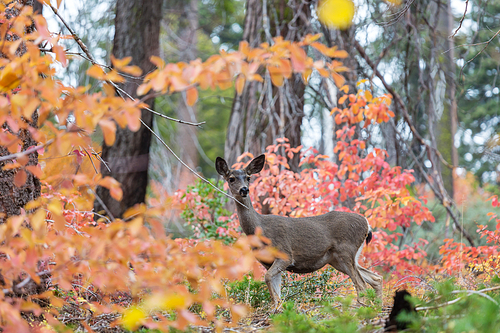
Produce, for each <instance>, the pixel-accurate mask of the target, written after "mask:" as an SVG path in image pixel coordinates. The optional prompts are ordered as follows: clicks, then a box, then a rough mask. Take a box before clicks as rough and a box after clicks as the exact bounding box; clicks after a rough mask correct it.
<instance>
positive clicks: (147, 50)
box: [94, 0, 162, 217]
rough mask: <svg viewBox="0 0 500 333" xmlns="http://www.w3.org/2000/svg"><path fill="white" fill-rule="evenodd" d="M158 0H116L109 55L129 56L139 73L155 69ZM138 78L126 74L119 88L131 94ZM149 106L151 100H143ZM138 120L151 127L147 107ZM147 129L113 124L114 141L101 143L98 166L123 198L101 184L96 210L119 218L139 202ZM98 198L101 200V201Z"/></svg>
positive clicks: (144, 183) (144, 176)
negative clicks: (112, 181) (115, 181)
mask: <svg viewBox="0 0 500 333" xmlns="http://www.w3.org/2000/svg"><path fill="white" fill-rule="evenodd" d="M161 7H162V1H161V0H149V1H140V0H117V3H116V18H115V37H114V41H113V51H112V53H113V55H114V56H115V58H117V59H121V58H124V57H127V56H131V57H132V62H131V65H137V66H139V67H140V68H141V69H142V71H143V75H146V74H147V73H149V72H150V71H152V70H154V69H155V66H154V65H153V64H152V63H151V62H150V61H149V59H150V57H151V56H153V55H156V56H159V34H160V20H161ZM139 84H140V80H134V79H131V78H129V77H127V81H126V82H125V83H123V84H121V85H120V86H121V88H122V89H123V90H125V91H126V92H127V93H128V94H130V95H131V96H132V97H134V98H135V97H137V95H136V90H137V87H138V86H139ZM147 104H148V105H149V106H150V108H153V107H154V100H149V101H147ZM141 117H142V120H143V121H144V122H145V123H146V124H147V125H148V126H149V127H150V128H151V127H152V124H153V116H152V114H151V113H150V112H149V111H147V110H142V112H141ZM150 144H151V132H150V131H149V130H148V129H147V128H146V127H144V126H141V128H140V129H139V130H138V131H137V132H132V131H130V130H129V129H128V128H125V129H123V128H120V127H118V126H117V130H116V141H115V143H114V144H113V145H112V146H107V145H106V144H103V149H102V159H103V160H104V161H105V162H106V163H107V165H108V167H109V169H110V170H108V168H107V167H106V166H104V165H101V173H102V175H103V177H105V176H111V177H113V178H115V179H116V180H118V181H119V182H120V183H121V186H122V190H123V199H122V201H121V202H119V201H116V200H115V199H113V198H112V197H111V196H110V194H109V191H108V190H107V189H105V188H103V187H98V188H97V190H96V194H97V196H98V197H99V198H100V199H101V200H98V199H96V201H95V202H94V209H95V211H96V212H101V213H105V214H111V215H112V217H120V216H122V214H123V213H124V212H125V211H126V210H127V209H128V208H130V207H133V206H134V205H136V204H139V203H143V202H144V201H145V197H146V187H147V185H148V164H149V147H150ZM101 201H102V203H101Z"/></svg>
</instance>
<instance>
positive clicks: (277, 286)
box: [265, 259, 290, 312]
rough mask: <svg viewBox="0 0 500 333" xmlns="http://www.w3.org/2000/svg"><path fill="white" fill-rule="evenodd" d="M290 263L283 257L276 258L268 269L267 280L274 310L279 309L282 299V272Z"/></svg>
mask: <svg viewBox="0 0 500 333" xmlns="http://www.w3.org/2000/svg"><path fill="white" fill-rule="evenodd" d="M289 264H290V263H289V262H288V261H284V260H282V259H276V260H275V261H274V263H273V264H272V265H271V267H270V268H269V269H268V270H267V272H266V275H265V281H266V284H267V288H268V289H269V294H271V301H272V303H273V305H272V309H273V310H272V311H273V312H275V311H277V310H278V308H279V306H280V301H281V272H283V271H284V270H285V269H286V268H287V267H288V265H289Z"/></svg>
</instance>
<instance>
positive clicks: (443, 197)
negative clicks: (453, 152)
mask: <svg viewBox="0 0 500 333" xmlns="http://www.w3.org/2000/svg"><path fill="white" fill-rule="evenodd" d="M354 45H355V47H356V50H357V51H358V52H359V54H360V55H361V56H362V57H363V59H365V61H366V63H367V64H368V65H369V66H370V67H371V68H372V70H373V72H374V73H375V75H376V76H377V77H378V78H379V79H380V81H382V84H383V85H384V87H385V89H386V90H387V91H388V92H389V93H390V94H391V95H392V96H393V98H394V100H395V101H396V103H397V104H398V105H399V107H400V109H401V110H402V111H403V117H404V119H405V121H406V123H407V124H408V126H409V127H410V129H411V131H412V133H413V136H414V137H415V138H416V139H417V140H418V141H419V142H420V143H421V144H422V145H423V146H424V147H425V148H426V149H427V151H431V150H433V151H435V153H436V155H437V156H439V158H440V160H441V161H442V162H443V164H445V165H446V166H448V167H450V168H453V166H451V165H450V164H449V163H448V162H446V161H445V160H444V158H443V156H442V155H441V153H440V152H439V151H438V150H437V149H435V148H433V147H431V146H430V145H429V144H428V143H427V142H425V140H424V138H423V137H422V136H421V135H420V134H419V133H418V131H417V129H416V128H415V126H414V125H413V122H412V121H411V118H410V115H409V113H408V109H406V105H405V104H404V102H403V100H402V98H401V97H400V96H399V94H398V93H397V92H396V91H394V89H393V88H392V87H391V86H390V85H389V84H388V83H387V82H386V81H385V79H384V76H383V75H382V73H380V72H379V71H378V69H377V68H376V66H375V64H374V63H373V61H371V59H370V58H369V57H368V55H367V54H366V52H365V50H364V49H363V47H362V46H361V45H360V44H359V43H358V42H357V41H354ZM391 124H392V126H393V128H394V130H395V131H396V133H397V134H398V135H399V137H400V138H403V136H402V135H401V133H400V132H399V130H398V129H397V127H396V125H395V124H394V122H393V121H392V122H391ZM408 152H409V153H410V154H411V156H412V158H413V160H414V161H415V163H416V165H417V166H418V168H419V170H420V172H421V173H422V175H423V176H424V178H425V180H426V182H427V183H428V184H429V186H430V187H431V189H432V191H433V192H434V194H435V195H436V197H438V198H439V200H440V201H441V204H442V205H443V206H444V207H445V209H446V211H447V212H448V213H449V214H450V216H451V217H452V219H453V222H454V224H455V226H456V227H457V229H458V230H459V231H460V232H461V233H462V234H463V235H464V236H465V238H466V239H467V241H468V242H469V243H470V245H471V246H475V245H474V240H473V239H472V237H471V236H470V235H469V233H468V232H467V231H466V230H465V229H463V228H462V226H461V224H460V222H459V220H458V217H457V216H456V215H455V213H454V212H453V210H452V209H451V208H452V207H451V206H453V207H454V208H455V209H457V208H456V205H455V203H454V202H453V200H452V199H451V198H450V196H449V195H448V193H447V192H446V189H444V187H443V186H439V190H438V189H436V188H435V187H434V186H433V184H432V181H431V180H430V179H429V176H428V175H427V173H426V172H425V170H424V169H423V167H422V165H421V163H420V161H418V159H417V157H416V156H415V154H413V151H412V150H411V148H410V149H408ZM437 183H438V185H440V183H439V181H437ZM457 211H458V209H457Z"/></svg>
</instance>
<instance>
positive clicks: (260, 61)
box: [0, 2, 500, 332]
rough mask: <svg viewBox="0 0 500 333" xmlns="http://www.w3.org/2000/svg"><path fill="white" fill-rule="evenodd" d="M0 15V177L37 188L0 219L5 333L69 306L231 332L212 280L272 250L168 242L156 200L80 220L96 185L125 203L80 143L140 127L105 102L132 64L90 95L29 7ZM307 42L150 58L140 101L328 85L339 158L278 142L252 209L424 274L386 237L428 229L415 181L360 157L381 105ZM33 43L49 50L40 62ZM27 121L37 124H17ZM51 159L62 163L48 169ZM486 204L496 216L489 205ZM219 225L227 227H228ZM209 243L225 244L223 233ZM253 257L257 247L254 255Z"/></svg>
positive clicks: (379, 262)
mask: <svg viewBox="0 0 500 333" xmlns="http://www.w3.org/2000/svg"><path fill="white" fill-rule="evenodd" d="M9 6H17V3H16V2H13V3H11V4H10V5H9ZM0 9H1V13H0V36H2V37H1V38H2V40H1V41H0V52H1V53H2V55H3V57H2V58H0V68H2V70H1V72H0V123H1V124H6V126H4V127H3V128H2V129H1V130H0V145H1V146H4V147H6V148H7V149H8V150H9V152H10V153H11V154H14V155H13V156H11V157H10V158H9V159H5V160H3V161H2V162H1V164H0V166H1V167H2V168H4V169H12V170H16V177H15V184H16V186H23V184H24V179H25V175H26V173H32V174H34V175H35V176H37V177H39V178H40V179H41V180H42V182H43V190H42V196H41V197H40V198H38V199H37V200H35V201H33V202H30V203H29V204H28V205H27V206H26V207H24V209H23V210H22V213H21V215H18V216H10V217H8V218H6V221H5V223H3V224H0V263H1V264H0V323H1V326H2V329H3V331H4V332H14V331H15V332H28V331H49V330H52V329H63V328H64V327H65V325H67V324H72V323H73V324H74V322H70V321H68V319H67V318H68V316H65V313H68V312H69V311H72V312H71V313H72V315H73V316H72V318H79V319H75V321H76V322H78V324H79V325H82V326H83V327H85V328H86V329H87V330H89V331H90V330H91V329H96V327H98V323H99V322H101V321H102V320H103V318H108V319H109V318H111V320H110V322H113V325H122V326H123V327H124V328H126V329H130V330H133V329H136V328H138V327H139V326H141V325H144V326H146V327H150V328H158V329H161V330H164V331H166V330H168V327H175V328H178V329H181V330H182V329H185V328H186V327H187V325H188V324H200V325H201V324H204V325H209V324H210V323H213V324H214V325H215V326H216V327H221V326H222V325H235V324H236V323H237V322H238V319H239V318H241V317H242V316H244V315H245V313H246V308H245V307H244V306H242V305H237V304H232V303H231V302H229V301H228V300H226V299H225V298H224V287H223V284H224V282H225V281H227V280H234V279H239V278H241V277H242V276H243V275H244V274H245V273H247V272H249V271H251V270H253V271H254V272H255V274H256V276H257V277H258V274H259V272H260V269H258V267H259V265H258V264H257V262H256V260H255V255H257V256H269V255H275V254H276V253H273V252H271V250H265V249H262V248H261V246H262V242H261V238H260V237H259V236H255V237H248V238H247V237H240V238H239V239H238V240H237V241H236V242H235V243H234V244H232V245H230V246H228V245H224V244H223V242H221V241H214V240H187V239H175V240H174V239H172V238H170V237H169V236H168V235H166V233H165V229H164V225H163V216H165V212H166V211H168V210H169V209H170V208H171V206H170V205H165V204H164V203H163V201H157V202H156V204H153V205H152V206H151V207H146V206H144V205H143V206H137V207H134V208H132V209H131V210H129V211H128V212H127V213H126V214H125V216H124V217H123V219H122V220H120V219H116V220H110V219H109V218H107V217H106V218H102V217H99V216H95V215H94V214H93V213H92V212H91V207H92V205H91V204H89V202H91V201H92V200H93V189H94V188H95V187H96V186H97V185H100V186H104V187H107V188H109V189H110V192H111V195H112V196H113V197H114V198H115V199H117V200H120V199H121V197H122V192H121V189H120V184H119V183H118V182H117V181H116V180H114V179H112V178H109V177H106V178H102V177H101V176H100V174H99V173H98V172H96V170H98V165H99V163H100V160H99V157H98V154H97V153H96V152H95V151H96V147H94V146H95V144H93V143H92V140H91V135H92V134H93V133H94V132H95V131H96V129H98V128H99V129H100V131H101V132H102V135H103V139H104V142H105V143H106V144H108V145H111V144H112V143H113V142H114V141H115V131H116V128H117V126H120V127H122V128H124V127H128V128H129V129H130V130H132V131H134V130H137V129H138V128H139V127H140V126H141V123H140V114H141V107H143V104H142V102H141V101H140V100H132V99H127V98H122V97H119V96H117V94H116V89H117V87H116V85H115V84H114V83H115V82H121V81H122V80H123V79H124V78H123V76H122V75H121V73H124V74H127V75H132V76H138V75H140V74H141V73H140V70H138V68H136V67H134V66H128V64H129V62H130V59H114V58H112V59H111V62H112V64H113V69H107V68H103V67H101V66H98V65H94V66H92V67H91V68H90V69H89V71H88V73H87V74H88V75H89V76H92V77H94V78H96V79H99V80H101V82H102V91H101V92H98V93H92V94H91V93H89V92H88V87H71V86H68V85H65V84H64V83H63V82H61V81H60V80H57V79H56V78H55V69H54V68H55V67H54V63H55V62H58V63H60V64H61V65H63V66H65V65H66V64H67V61H68V56H67V55H66V54H65V52H64V49H63V48H62V46H60V45H59V44H58V42H59V40H60V39H62V38H72V37H71V36H61V35H59V34H53V33H51V32H50V31H49V30H48V28H47V23H46V22H45V20H44V18H43V17H41V16H36V15H33V14H32V9H31V7H24V6H20V7H19V10H20V14H19V15H18V16H17V17H13V18H7V17H6V16H5V14H4V13H5V5H3V4H0ZM33 22H34V24H35V25H36V30H35V31H33V32H32V33H30V34H26V33H25V32H26V29H25V28H26V26H29V25H31V24H32V23H33ZM4 36H17V37H16V38H17V39H16V38H5V37H4ZM318 38H319V36H308V37H306V38H305V39H304V40H303V41H301V42H299V43H291V42H289V41H285V40H283V39H279V38H278V39H275V40H274V44H273V45H269V44H266V43H264V44H262V45H260V46H259V47H257V48H253V49H252V48H250V47H249V46H248V44H246V43H244V42H242V43H241V44H240V48H239V50H238V51H235V52H230V53H225V52H221V53H220V54H217V55H214V56H212V57H210V58H209V59H208V60H207V61H205V62H202V61H200V60H195V61H192V62H190V63H175V64H166V63H164V62H163V60H161V59H159V58H153V59H151V60H152V62H153V63H154V64H156V66H157V67H158V68H157V69H156V70H155V71H153V72H151V73H148V74H147V75H146V77H145V79H144V82H143V83H142V84H141V85H140V86H139V88H138V92H139V93H140V94H142V95H144V94H149V95H153V96H157V95H159V94H166V93H175V92H179V91H183V90H185V91H186V94H187V99H188V103H189V104H193V103H195V102H196V100H197V96H198V89H210V88H212V89H213V88H217V87H218V88H221V89H227V88H229V87H231V86H233V85H235V86H236V91H237V92H238V93H240V92H241V91H242V90H243V87H244V85H245V84H246V82H248V81H252V80H258V81H260V80H262V75H263V74H264V73H267V74H269V75H270V78H271V80H272V83H273V84H274V85H277V86H280V85H282V84H283V82H284V80H286V79H288V78H290V77H291V75H292V73H300V74H301V75H302V78H303V79H304V81H305V82H307V81H308V79H309V77H310V75H311V73H312V72H313V71H316V72H318V73H319V74H320V75H321V76H323V77H329V78H332V79H333V80H334V81H335V83H336V84H337V85H338V86H339V88H341V89H343V90H344V91H345V92H346V95H345V97H343V98H342V99H341V100H340V101H339V105H341V104H344V105H345V107H344V108H339V109H334V110H333V111H332V112H333V116H334V117H335V121H336V122H337V124H339V125H342V127H340V129H339V130H338V131H337V133H336V135H337V139H338V143H337V146H336V148H335V153H336V154H337V156H338V160H337V162H332V161H330V160H328V159H327V158H326V157H325V156H321V155H318V154H316V153H315V152H313V151H309V150H302V148H301V147H290V146H289V145H288V144H287V141H286V139H283V140H281V141H280V142H278V143H277V144H276V145H274V146H270V147H269V148H268V150H267V161H268V167H267V168H266V169H265V170H264V171H263V172H262V173H261V174H260V175H259V176H258V178H257V179H256V180H255V182H254V183H253V185H252V189H251V193H253V194H254V196H255V200H254V202H255V203H256V205H257V206H258V207H259V208H262V207H263V206H267V207H268V209H270V211H271V212H273V213H277V214H285V215H289V216H293V217H298V216H311V215H316V214H321V213H324V212H327V211H329V210H332V209H343V210H349V211H354V212H358V213H360V214H362V215H364V216H366V217H367V218H368V219H369V221H370V223H371V225H372V226H373V228H374V229H375V237H374V240H373V243H372V244H371V246H369V247H367V248H366V251H365V259H364V260H368V261H369V262H370V263H371V264H372V265H374V266H376V267H379V269H381V270H383V271H384V272H388V273H389V272H394V273H395V274H397V275H398V276H401V275H403V274H406V272H407V271H418V272H423V271H425V269H426V262H425V251H423V250H422V249H421V245H422V244H425V242H426V241H425V240H418V241H416V242H415V243H413V244H411V245H408V246H405V247H402V248H399V247H398V246H397V241H398V240H399V239H400V237H401V233H400V232H399V230H400V229H399V228H401V227H405V228H411V227H412V226H413V225H414V224H420V223H422V222H423V221H424V220H427V221H433V216H432V215H431V214H430V212H429V210H428V209H427V208H426V207H425V206H424V205H423V203H422V200H421V199H420V198H415V197H414V196H412V195H411V193H410V191H409V187H410V186H411V185H412V183H413V182H414V180H415V179H414V177H413V175H412V171H411V170H401V168H399V167H390V166H389V165H388V163H387V161H386V158H387V153H386V152H385V151H384V150H382V149H378V148H374V147H372V148H370V149H368V147H367V144H366V142H365V141H364V140H363V139H362V137H360V136H359V135H358V134H357V133H356V130H355V129H356V126H360V125H361V126H365V127H366V126H370V124H376V123H381V122H387V121H388V120H389V119H390V117H392V116H394V115H393V113H392V112H391V111H390V103H391V98H390V96H381V97H375V98H374V97H372V95H371V93H370V92H369V91H359V92H358V93H356V94H347V91H346V88H345V87H343V83H344V80H343V77H342V76H341V74H340V73H341V72H343V71H345V70H346V68H345V67H344V66H343V65H342V63H341V62H340V61H338V60H332V61H329V62H327V61H325V60H314V59H312V58H311V57H309V56H308V55H307V53H306V50H307V49H308V48H313V49H315V50H317V51H319V52H320V53H321V54H322V55H323V56H324V57H325V58H328V59H329V58H337V59H340V58H345V57H347V53H346V52H344V51H340V50H337V49H336V48H328V47H325V46H324V45H323V44H321V43H319V42H318V41H317V40H318ZM42 44H43V45H44V49H45V50H50V52H41V51H40V48H39V47H40V46H41V45H42ZM19 48H23V49H24V50H25V53H24V54H23V55H22V56H19V55H18V53H17V52H16V51H17V50H18V49H19ZM146 97H147V96H146ZM146 97H145V98H146ZM149 97H151V96H149ZM35 112H37V113H38V127H32V126H30V125H29V124H28V123H27V122H26V121H25V119H30V118H31V117H32V115H33V114H34V113H35ZM22 130H27V131H29V133H30V134H31V135H32V136H33V138H35V140H36V141H37V142H39V146H37V147H33V148H36V149H38V151H39V153H40V154H41V159H40V161H41V163H40V164H39V165H38V166H26V163H27V159H26V155H25V154H23V152H22V151H21V145H20V139H19V136H18V133H19V132H20V131H22ZM294 154H301V155H302V162H301V166H302V168H303V169H302V171H300V172H293V171H291V170H289V167H288V164H287V158H291V157H292V156H293V155H294ZM58 158H61V159H62V160H64V161H65V162H63V163H58V160H57V159H58ZM62 160H61V161H62ZM240 163H241V162H240ZM180 197H181V196H180ZM152 202H153V203H154V201H153V200H152ZM493 203H494V205H498V199H497V198H494V199H493ZM200 216H201V218H202V219H203V218H204V215H203V214H202V215H200ZM492 218H497V217H492ZM225 221H226V220H223V221H222V222H225ZM227 221H229V218H228V219H227ZM233 221H234V220H233ZM497 221H498V218H497ZM229 229H236V224H235V223H233V224H231V225H230V228H229ZM499 229H500V226H499V225H497V230H496V231H487V230H486V229H484V228H483V227H480V232H481V233H482V235H484V237H487V238H488V240H489V241H490V243H492V246H491V247H489V248H491V251H490V252H487V254H485V252H482V251H483V250H482V249H478V250H477V249H470V251H469V250H467V251H469V252H470V256H464V257H465V258H464V257H462V258H461V259H463V260H464V262H466V259H467V258H479V257H480V256H483V257H484V256H487V255H490V254H491V255H494V254H496V253H497V252H496V251H497V250H496V248H497V247H496V246H497V245H498V233H499ZM216 232H218V233H221V232H224V233H225V234H224V235H226V236H227V235H231V237H233V238H236V237H238V235H237V233H236V232H235V230H220V229H217V230H216ZM251 247H254V248H258V250H257V251H256V252H252V251H251V250H250V249H251ZM454 249H456V245H455V244H453V243H451V242H450V243H446V244H445V245H444V247H443V255H444V263H445V265H444V267H445V268H448V266H446V263H448V262H449V263H453V262H454V261H453V260H455V259H454V258H455V257H450V253H452V252H453V250H454ZM266 251H267V252H266ZM474 251H476V252H474ZM477 251H479V252H480V253H478V252H477ZM469 252H468V253H469ZM481 253H482V254H481ZM194 305H197V306H200V307H201V308H202V309H203V312H204V317H203V318H202V317H200V316H197V315H195V314H194V313H193V312H191V311H190V309H191V308H192V307H193V306H194ZM221 309H229V310H230V311H229V313H230V316H227V317H221V316H217V311H220V310H221ZM75 312H76V316H75ZM70 317H71V316H70ZM52 331H53V330H52Z"/></svg>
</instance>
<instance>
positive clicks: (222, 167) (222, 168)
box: [215, 157, 229, 177]
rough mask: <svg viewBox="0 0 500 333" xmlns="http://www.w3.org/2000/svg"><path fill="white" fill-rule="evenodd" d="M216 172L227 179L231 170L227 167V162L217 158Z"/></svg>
mask: <svg viewBox="0 0 500 333" xmlns="http://www.w3.org/2000/svg"><path fill="white" fill-rule="evenodd" d="M215 170H217V173H218V174H219V175H221V176H222V177H226V176H227V175H228V173H229V168H228V166H227V163H226V161H225V160H224V159H223V158H222V157H217V159H216V160H215Z"/></svg>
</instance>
